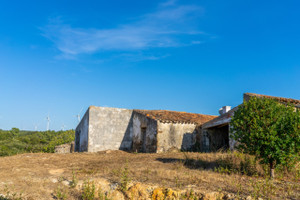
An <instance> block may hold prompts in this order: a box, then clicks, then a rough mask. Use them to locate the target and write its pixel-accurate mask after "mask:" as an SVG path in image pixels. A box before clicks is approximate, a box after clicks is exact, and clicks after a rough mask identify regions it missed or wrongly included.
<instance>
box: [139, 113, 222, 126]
mask: <svg viewBox="0 0 300 200" xmlns="http://www.w3.org/2000/svg"><path fill="white" fill-rule="evenodd" d="M134 111H136V112H138V113H141V114H143V115H146V116H147V117H149V118H151V119H155V120H158V121H161V122H164V123H191V124H197V125H202V124H204V123H205V122H207V121H209V120H212V119H214V118H216V117H217V116H213V115H202V114H196V113H187V112H176V111H169V110H134Z"/></svg>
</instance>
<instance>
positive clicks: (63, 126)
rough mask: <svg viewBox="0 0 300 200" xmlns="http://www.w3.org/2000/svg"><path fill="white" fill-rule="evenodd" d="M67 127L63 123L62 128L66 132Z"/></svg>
mask: <svg viewBox="0 0 300 200" xmlns="http://www.w3.org/2000/svg"><path fill="white" fill-rule="evenodd" d="M65 127H66V125H65V124H64V123H63V125H62V126H61V130H62V131H65Z"/></svg>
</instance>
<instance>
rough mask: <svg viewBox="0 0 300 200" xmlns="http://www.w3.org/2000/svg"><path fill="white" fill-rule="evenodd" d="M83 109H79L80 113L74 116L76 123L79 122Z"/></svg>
mask: <svg viewBox="0 0 300 200" xmlns="http://www.w3.org/2000/svg"><path fill="white" fill-rule="evenodd" d="M82 110H83V108H81V110H80V112H79V113H78V114H77V115H75V117H77V120H78V123H79V122H80V113H81V112H82Z"/></svg>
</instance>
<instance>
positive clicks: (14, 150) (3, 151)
mask: <svg viewBox="0 0 300 200" xmlns="http://www.w3.org/2000/svg"><path fill="white" fill-rule="evenodd" d="M74 139H75V131H74V130H67V131H22V130H19V129H18V128H12V129H11V130H8V131H7V130H0V156H11V155H15V154H20V153H29V152H35V153H36V152H47V153H53V152H54V147H55V146H57V145H60V144H65V143H69V142H72V141H74Z"/></svg>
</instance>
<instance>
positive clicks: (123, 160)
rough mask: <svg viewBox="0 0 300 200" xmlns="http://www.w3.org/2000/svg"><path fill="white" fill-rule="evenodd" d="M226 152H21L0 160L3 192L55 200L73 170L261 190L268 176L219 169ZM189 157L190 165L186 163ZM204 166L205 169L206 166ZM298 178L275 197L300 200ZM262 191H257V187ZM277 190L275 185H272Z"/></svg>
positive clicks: (81, 174) (280, 184) (283, 182)
mask: <svg viewBox="0 0 300 200" xmlns="http://www.w3.org/2000/svg"><path fill="white" fill-rule="evenodd" d="M223 156H224V155H223V154H221V153H216V154H204V153H203V154H200V153H180V152H177V153H161V154H140V153H138V154H135V153H127V152H123V151H105V152H99V153H72V154H50V153H35V154H33V153H32V154H20V155H16V156H11V157H1V158H0V194H4V190H9V191H10V192H17V193H22V195H23V196H25V197H27V198H28V199H53V198H54V196H55V191H56V190H57V187H58V182H59V181H61V182H64V181H65V182H66V185H67V183H69V182H70V180H72V171H73V172H74V173H75V174H76V178H77V179H78V180H79V183H80V182H81V183H82V182H83V181H85V180H97V179H102V180H103V179H105V180H107V181H108V182H109V183H111V184H114V183H119V182H120V177H121V176H122V171H123V170H124V168H125V167H128V171H129V173H128V176H129V177H130V180H131V182H139V183H143V184H148V185H153V186H160V187H168V188H175V189H186V188H193V189H195V190H200V191H203V192H204V193H205V192H215V191H224V192H227V193H234V194H239V195H241V196H249V195H253V194H254V193H255V192H256V193H258V190H260V192H269V191H268V189H266V191H261V189H260V187H267V186H265V185H258V184H257V183H259V182H260V181H261V180H264V178H263V177H255V176H247V175H241V174H230V175H229V174H226V173H220V172H217V171H215V170H213V169H214V166H215V164H216V160H217V159H220V158H222V157H223ZM187 157H188V162H187ZM202 164H203V166H205V167H203V166H202V167H201V165H202ZM299 184H300V181H299V178H298V177H292V178H288V179H284V178H281V179H278V180H276V181H275V182H274V185H275V188H273V190H275V194H274V195H273V198H274V199H300V186H299ZM257 188H258V189H257ZM270 188H271V190H272V187H270Z"/></svg>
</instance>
